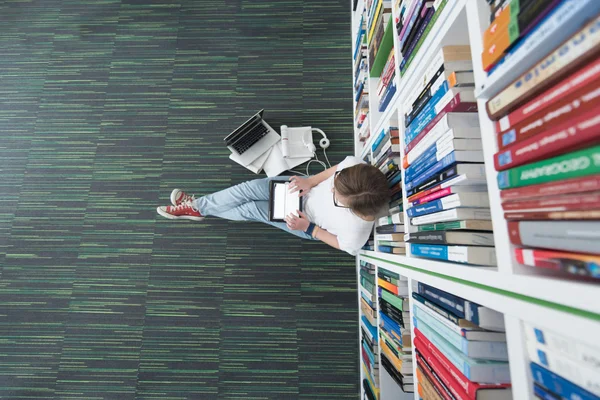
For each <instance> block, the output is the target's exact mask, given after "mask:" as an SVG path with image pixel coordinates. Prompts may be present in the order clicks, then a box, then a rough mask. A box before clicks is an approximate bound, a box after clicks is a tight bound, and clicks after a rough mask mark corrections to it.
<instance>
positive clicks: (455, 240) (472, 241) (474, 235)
mask: <svg viewBox="0 0 600 400" xmlns="http://www.w3.org/2000/svg"><path fill="white" fill-rule="evenodd" d="M404 240H405V241H407V242H410V243H421V244H442V245H460V244H462V245H471V246H494V234H493V233H491V232H479V231H475V232H468V231H450V230H449V231H438V232H412V233H407V234H405V235H404Z"/></svg>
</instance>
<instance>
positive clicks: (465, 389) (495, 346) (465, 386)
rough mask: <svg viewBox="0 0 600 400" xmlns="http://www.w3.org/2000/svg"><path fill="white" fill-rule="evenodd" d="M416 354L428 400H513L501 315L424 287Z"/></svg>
mask: <svg viewBox="0 0 600 400" xmlns="http://www.w3.org/2000/svg"><path fill="white" fill-rule="evenodd" d="M412 297H413V310H412V311H413V325H414V332H415V338H414V349H415V353H416V360H417V379H418V391H419V394H420V396H421V398H423V399H468V400H476V399H497V400H501V399H506V400H509V399H512V391H511V389H510V383H509V382H510V373H509V365H508V349H507V345H506V335H505V333H504V316H503V315H502V314H501V313H498V312H496V311H493V310H490V309H488V308H486V307H482V306H480V305H478V304H475V303H472V302H469V301H467V300H464V299H462V298H460V297H457V296H454V295H452V294H450V293H447V292H444V291H442V290H439V289H436V288H433V287H431V286H428V285H424V284H422V283H420V282H419V283H418V293H417V292H415V291H413V293H412Z"/></svg>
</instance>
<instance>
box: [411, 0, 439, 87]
mask: <svg viewBox="0 0 600 400" xmlns="http://www.w3.org/2000/svg"><path fill="white" fill-rule="evenodd" d="M446 4H448V0H442V1H437V0H436V1H435V2H434V6H433V10H434V12H433V14H431V16H427V17H426V18H427V21H426V23H425V24H423V25H422V26H421V28H420V29H419V30H420V31H419V32H418V34H417V36H418V37H415V38H414V39H413V44H411V46H410V48H409V49H408V50H407V52H406V57H404V59H403V60H402V62H401V63H400V73H401V74H402V75H404V73H405V72H406V70H407V69H408V68H409V67H410V65H411V63H412V61H413V60H414V58H415V56H416V55H417V54H418V53H419V50H420V49H421V46H422V45H423V42H424V41H425V39H426V38H427V36H428V35H429V33H430V32H431V30H432V29H433V27H434V26H435V25H436V22H437V20H438V18H439V16H440V15H441V14H442V11H443V10H444V7H445V6H446ZM421 30H422V31H421Z"/></svg>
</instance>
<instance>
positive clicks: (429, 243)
mask: <svg viewBox="0 0 600 400" xmlns="http://www.w3.org/2000/svg"><path fill="white" fill-rule="evenodd" d="M417 82H419V83H418V84H417V87H415V89H414V90H413V91H412V92H411V93H412V94H411V95H410V96H407V98H406V99H404V101H403V105H402V110H403V112H404V125H405V129H404V157H403V159H402V167H403V168H404V187H405V190H406V196H407V199H408V205H407V210H406V213H407V215H408V217H409V218H410V225H411V228H410V232H408V233H407V234H406V235H405V240H406V242H408V243H409V246H410V252H411V255H413V256H415V257H424V258H433V259H440V260H444V261H452V262H459V263H467V264H474V265H485V266H492V265H495V264H496V253H495V250H494V239H493V234H492V232H491V231H492V224H491V213H490V205H489V198H488V192H487V182H486V173H485V164H484V159H483V151H482V143H481V132H480V128H479V117H478V115H477V104H476V102H475V95H474V77H473V65H472V61H471V49H470V47H469V46H446V47H443V48H442V49H440V51H439V52H438V53H437V54H436V55H435V57H434V59H433V61H432V63H431V64H430V65H429V67H428V68H427V69H426V70H425V72H424V74H423V78H422V79H419V80H417Z"/></svg>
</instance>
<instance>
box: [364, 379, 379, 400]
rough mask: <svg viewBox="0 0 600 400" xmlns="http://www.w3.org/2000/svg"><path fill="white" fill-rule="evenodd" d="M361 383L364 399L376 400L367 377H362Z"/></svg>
mask: <svg viewBox="0 0 600 400" xmlns="http://www.w3.org/2000/svg"><path fill="white" fill-rule="evenodd" d="M362 385H363V391H364V394H365V397H366V400H377V397H376V395H375V392H373V389H372V387H371V384H370V383H369V381H368V380H367V379H363V382H362ZM363 400H364V399H363Z"/></svg>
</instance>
